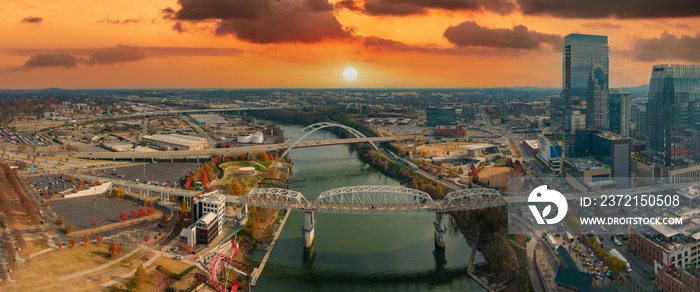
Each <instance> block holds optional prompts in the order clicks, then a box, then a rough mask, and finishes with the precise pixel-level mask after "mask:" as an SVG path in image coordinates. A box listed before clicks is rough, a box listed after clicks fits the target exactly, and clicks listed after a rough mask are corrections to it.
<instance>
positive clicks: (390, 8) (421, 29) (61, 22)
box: [0, 0, 700, 89]
mask: <svg viewBox="0 0 700 292" xmlns="http://www.w3.org/2000/svg"><path fill="white" fill-rule="evenodd" d="M332 2H333V3H327V2H325V1H323V0H320V1H281V2H272V1H254V2H250V3H247V2H238V1H197V0H180V1H154V2H149V3H145V4H144V3H142V2H138V1H133V2H119V3H112V2H108V1H98V2H95V3H87V4H86V3H80V4H79V5H78V2H60V3H51V2H44V1H21V2H12V3H9V4H8V5H7V6H6V7H5V8H4V9H3V10H0V15H2V18H1V19H2V20H0V22H1V23H2V24H3V25H4V27H5V28H6V31H7V32H6V33H5V37H4V39H5V42H3V44H0V56H2V58H0V77H1V78H0V80H2V81H0V88H2V89H33V88H48V87H60V88H158V87H167V88H282V87H287V88H391V87H404V88H441V87H443V88H449V87H456V88H459V87H502V86H506V85H507V86H538V87H554V88H556V87H559V86H560V85H561V66H562V65H561V64H562V59H561V49H562V47H563V45H564V40H563V38H564V37H563V36H564V35H568V34H571V33H582V34H596V35H604V36H607V37H608V45H609V47H610V55H609V56H610V60H611V61H610V69H609V87H610V88H615V87H631V86H638V85H642V84H647V83H648V82H649V75H648V72H649V70H650V68H651V67H652V65H657V64H697V63H699V62H700V52H698V47H700V46H698V44H699V43H700V34H698V32H697V31H696V30H694V28H693V27H692V25H691V24H692V23H695V22H697V21H698V20H699V18H700V17H698V16H700V7H698V5H697V4H695V3H685V2H684V1H673V2H662V1H658V2H656V3H650V4H648V5H645V6H643V7H634V9H632V8H630V7H632V6H634V5H633V4H631V3H627V2H626V1H622V2H619V3H615V4H610V3H603V2H600V3H599V2H595V3H590V1H574V2H571V3H570V4H568V5H561V4H558V5H553V3H549V2H548V1H542V0H537V1H534V0H517V1H508V0H504V1H496V2H491V1H478V0H473V1H456V2H451V3H447V2H444V3H443V2H437V3H432V4H427V3H422V2H416V1H384V0H369V1H364V2H360V1H332ZM618 11H622V12H618ZM347 67H353V68H356V69H357V72H358V76H357V79H356V80H354V81H347V80H345V79H344V78H343V75H342V72H343V70H344V69H345V68H347Z"/></svg>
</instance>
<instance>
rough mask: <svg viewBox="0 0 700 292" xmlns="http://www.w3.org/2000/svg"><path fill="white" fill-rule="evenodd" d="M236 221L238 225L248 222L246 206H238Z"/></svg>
mask: <svg viewBox="0 0 700 292" xmlns="http://www.w3.org/2000/svg"><path fill="white" fill-rule="evenodd" d="M236 219H237V220H238V225H241V226H243V225H245V224H246V223H247V222H248V204H243V205H239V206H238V213H237V214H236Z"/></svg>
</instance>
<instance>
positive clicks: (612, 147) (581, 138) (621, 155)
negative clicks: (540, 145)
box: [568, 130, 632, 189]
mask: <svg viewBox="0 0 700 292" xmlns="http://www.w3.org/2000/svg"><path fill="white" fill-rule="evenodd" d="M569 138H570V139H569V140H570V142H569V145H571V148H572V149H575V150H576V151H575V152H573V153H571V154H570V155H569V156H568V157H570V158H577V157H578V158H580V157H584V158H586V157H591V158H595V159H596V160H598V161H600V162H602V163H604V164H605V165H607V166H606V168H611V171H610V176H611V178H612V180H614V181H615V182H616V184H617V188H618V189H626V188H629V187H630V167H631V161H630V156H631V151H632V146H631V144H630V139H629V138H625V137H623V136H622V135H620V134H617V133H612V132H605V131H596V130H576V133H575V134H574V135H571V136H569Z"/></svg>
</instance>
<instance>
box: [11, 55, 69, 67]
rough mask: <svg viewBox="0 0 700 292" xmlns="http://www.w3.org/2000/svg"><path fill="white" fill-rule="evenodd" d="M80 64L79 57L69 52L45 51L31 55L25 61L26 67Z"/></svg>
mask: <svg viewBox="0 0 700 292" xmlns="http://www.w3.org/2000/svg"><path fill="white" fill-rule="evenodd" d="M77 65H78V58H77V57H75V56H73V55H71V54H68V53H45V54H38V55H35V56H31V57H29V60H27V61H26V62H24V67H25V68H40V67H75V66H77Z"/></svg>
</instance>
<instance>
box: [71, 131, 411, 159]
mask: <svg viewBox="0 0 700 292" xmlns="http://www.w3.org/2000/svg"><path fill="white" fill-rule="evenodd" d="M368 139H369V140H370V141H372V142H375V143H379V142H393V141H398V140H401V139H403V138H402V137H371V138H368ZM364 142H367V140H365V139H364V138H350V139H332V140H322V141H304V142H299V143H297V144H296V145H295V146H294V148H306V147H321V146H330V145H341V144H354V143H364ZM291 145H292V144H291V143H281V144H267V145H253V146H243V147H234V148H216V149H203V150H182V151H153V152H83V153H77V154H75V157H77V158H85V159H114V160H124V159H129V160H131V159H163V160H166V159H192V158H194V159H196V158H208V157H211V156H213V155H237V154H245V153H255V152H263V151H277V150H282V149H287V148H289V147H290V146H291Z"/></svg>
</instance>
